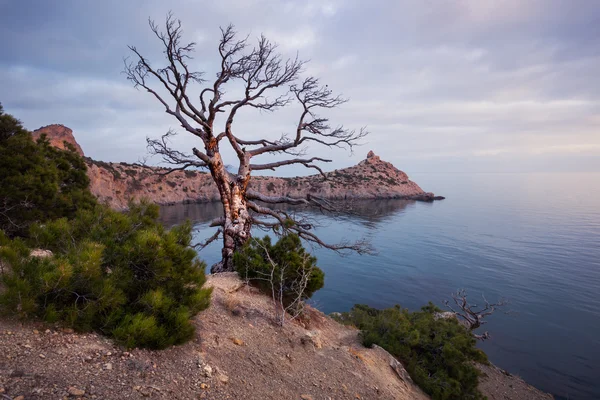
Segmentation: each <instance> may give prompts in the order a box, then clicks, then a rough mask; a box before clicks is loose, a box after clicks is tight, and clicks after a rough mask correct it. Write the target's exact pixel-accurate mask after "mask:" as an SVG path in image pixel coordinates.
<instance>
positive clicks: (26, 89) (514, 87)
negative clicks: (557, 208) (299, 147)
mask: <svg viewBox="0 0 600 400" xmlns="http://www.w3.org/2000/svg"><path fill="white" fill-rule="evenodd" d="M169 11H172V12H173V14H174V16H175V17H177V18H179V19H181V21H182V24H183V29H184V39H186V40H187V41H194V42H196V43H197V45H196V52H195V54H194V59H193V60H192V61H191V62H190V65H192V67H193V68H195V69H196V70H199V71H205V72H206V77H208V78H212V77H214V76H215V73H216V71H217V68H218V66H219V65H218V52H217V44H218V39H219V33H220V32H219V27H220V26H226V25H228V24H229V23H232V24H234V25H235V27H236V30H237V31H238V32H239V34H240V36H242V37H243V36H246V35H248V37H249V40H250V41H251V42H253V41H255V40H256V38H258V37H259V36H260V34H264V35H265V36H266V37H267V38H268V39H270V40H271V41H273V42H275V43H277V44H278V45H279V50H280V51H281V53H282V54H283V55H284V56H286V57H294V56H295V55H296V54H299V56H300V58H302V59H305V60H310V62H309V63H308V65H307V68H306V70H305V72H304V74H305V76H308V75H312V76H316V77H318V78H319V79H320V80H321V82H322V83H323V84H327V85H328V86H329V87H330V88H331V89H333V90H334V91H335V92H336V93H340V94H342V95H343V96H344V97H346V98H348V99H349V102H348V103H346V104H344V105H343V106H341V107H339V108H338V109H335V110H329V111H328V112H326V113H322V114H321V115H322V116H325V117H328V118H329V119H330V120H331V123H332V124H333V125H338V124H343V125H344V126H345V127H347V128H350V129H360V127H363V126H366V127H367V129H368V131H369V132H370V133H369V135H368V136H367V137H366V138H365V139H364V140H363V142H362V145H361V146H358V147H355V148H354V151H353V152H349V151H347V150H342V149H333V150H332V149H328V148H322V147H311V148H310V149H309V152H310V153H311V154H314V155H316V156H325V157H328V158H332V159H333V160H334V161H333V162H332V163H330V164H327V165H325V166H324V168H325V169H327V170H331V169H334V168H342V167H346V166H350V165H353V164H355V163H356V162H358V161H360V160H361V159H364V158H365V156H366V154H367V152H368V151H369V150H373V151H374V152H375V153H376V154H377V155H379V156H381V158H382V159H384V160H386V161H390V162H392V163H393V164H394V165H396V166H397V167H398V168H400V169H402V170H404V171H405V172H407V173H408V174H409V175H410V174H411V173H422V172H428V173H429V172H444V173H446V172H456V173H471V172H571V171H578V172H580V171H593V172H597V171H600V79H598V73H599V71H600V1H596V0H565V1H559V0H495V1H492V0H402V1H401V0H389V1H381V0H369V1H366V0H347V1H343V0H339V1H337V0H304V1H275V0H220V1H199V0H197V1H192V0H171V1H169V2H165V1H161V0H144V1H142V0H130V1H122V0H119V1H115V0H104V1H91V0H90V1H87V0H61V1H47V0H38V1H33V0H0V49H1V50H0V102H1V103H2V105H3V106H4V109H5V111H6V112H8V113H11V114H13V115H15V116H16V117H18V118H19V119H20V120H21V121H22V122H23V124H24V125H25V127H26V128H28V129H31V130H33V129H37V128H39V127H41V126H44V125H48V124H53V123H60V124H64V125H66V126H68V127H70V128H71V129H72V130H73V131H74V133H75V137H76V139H77V141H78V142H79V143H80V144H81V146H82V148H83V150H84V152H85V153H86V155H88V156H90V157H92V158H95V159H98V160H104V161H127V162H136V161H139V160H141V159H143V158H144V157H146V156H147V149H146V141H145V139H146V137H154V138H156V137H159V136H160V135H161V134H163V133H165V132H166V131H167V130H168V129H170V128H173V129H176V130H177V131H178V132H179V135H178V136H177V137H176V138H175V139H174V142H173V144H174V145H175V146H176V147H177V148H178V149H180V150H183V151H189V150H190V149H191V148H192V147H193V146H199V145H200V144H199V143H198V142H197V138H195V137H193V136H192V135H190V134H189V133H186V132H185V131H184V130H183V129H182V128H181V127H180V126H179V124H178V122H177V121H176V120H174V119H173V117H171V116H169V115H167V114H165V113H164V109H163V108H162V106H161V105H160V104H159V103H158V102H157V101H156V100H155V99H154V98H153V97H151V95H149V94H148V93H146V92H144V91H141V90H136V89H135V88H133V86H132V85H131V84H130V82H128V81H127V80H126V77H125V75H124V74H123V73H122V71H123V59H124V57H127V56H129V55H130V52H129V50H128V47H127V46H128V45H135V46H136V47H137V48H138V49H139V50H140V51H141V52H142V53H143V54H144V55H146V56H147V57H148V58H149V59H150V60H151V62H152V63H153V65H156V66H159V65H161V62H162V61H163V59H162V53H161V51H162V49H161V47H160V43H159V42H158V41H157V39H156V38H155V37H154V36H153V35H152V33H151V31H150V29H149V27H148V18H152V19H154V20H156V22H158V23H163V22H164V19H165V15H166V14H167V12H169ZM199 89H200V87H196V88H194V90H199ZM228 94H229V95H231V96H232V97H235V94H236V91H235V87H231V88H230V92H228ZM298 115H299V114H298V109H297V107H295V106H290V107H288V108H286V109H283V110H280V111H278V112H275V113H265V112H262V113H259V112H258V111H256V110H250V111H244V112H243V113H242V114H240V115H239V116H238V118H237V120H236V121H235V125H234V129H235V132H236V134H238V135H239V136H241V137H244V138H260V137H267V138H276V137H279V136H281V134H284V133H290V132H293V130H294V127H295V124H296V121H297V118H298ZM217 122H218V123H223V121H217ZM224 156H225V162H226V163H229V162H231V163H234V162H235V159H234V156H233V153H232V152H231V151H229V150H227V149H224ZM259 161H273V160H272V159H265V160H259ZM149 162H150V163H157V162H158V160H157V159H154V160H153V159H150V160H149ZM311 172H314V170H308V171H307V170H304V169H303V168H302V167H298V166H295V167H288V168H287V169H284V170H282V171H280V172H278V174H279V175H304V174H309V173H311Z"/></svg>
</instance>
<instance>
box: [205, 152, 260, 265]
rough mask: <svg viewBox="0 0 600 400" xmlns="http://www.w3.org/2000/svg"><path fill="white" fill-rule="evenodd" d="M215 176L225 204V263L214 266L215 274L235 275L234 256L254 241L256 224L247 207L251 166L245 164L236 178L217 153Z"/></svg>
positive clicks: (213, 164) (213, 159)
mask: <svg viewBox="0 0 600 400" xmlns="http://www.w3.org/2000/svg"><path fill="white" fill-rule="evenodd" d="M212 161H213V162H212V163H211V173H212V176H213V179H214V181H215V183H216V184H217V187H218V189H219V193H220V195H221V203H222V204H223V221H224V222H223V248H222V249H221V256H222V259H221V261H220V262H219V263H217V264H214V265H213V266H212V267H211V269H210V271H211V272H212V273H217V272H226V271H233V270H234V266H233V254H234V253H235V252H236V251H237V250H238V249H239V248H241V247H242V246H244V244H245V243H246V242H247V241H248V239H249V238H250V229H251V227H252V221H251V217H250V213H249V212H248V207H247V204H246V189H247V187H248V183H249V182H250V171H249V168H248V167H247V165H248V163H242V165H241V167H240V170H239V171H238V174H237V175H236V176H232V175H231V174H229V172H227V170H226V169H225V166H224V165H223V162H222V161H221V155H220V154H219V153H218V152H217V153H215V155H214V156H213V158H212Z"/></svg>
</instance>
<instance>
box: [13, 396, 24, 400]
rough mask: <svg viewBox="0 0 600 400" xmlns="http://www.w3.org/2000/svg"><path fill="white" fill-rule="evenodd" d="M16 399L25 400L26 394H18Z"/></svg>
mask: <svg viewBox="0 0 600 400" xmlns="http://www.w3.org/2000/svg"><path fill="white" fill-rule="evenodd" d="M14 400H25V396H17V397H15V399H14Z"/></svg>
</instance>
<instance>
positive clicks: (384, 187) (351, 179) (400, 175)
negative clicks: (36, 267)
mask: <svg viewBox="0 0 600 400" xmlns="http://www.w3.org/2000/svg"><path fill="white" fill-rule="evenodd" d="M42 134H45V135H46V136H47V138H48V140H49V141H50V143H51V144H52V145H54V146H56V147H59V148H65V142H67V143H69V144H70V145H72V146H73V147H74V149H75V151H77V152H78V153H79V154H80V155H82V156H84V153H83V150H82V149H81V147H80V146H79V144H78V143H77V141H76V140H75V137H74V136H73V132H72V131H71V129H69V128H67V127H65V126H63V125H49V126H46V127H43V128H40V129H38V130H36V131H34V133H33V135H34V138H37V137H39V136H41V135H42ZM86 162H87V165H88V176H89V178H90V189H91V191H92V193H93V194H94V195H95V196H96V197H97V198H98V199H99V200H100V201H101V202H104V203H106V204H108V205H110V206H111V207H112V208H115V209H124V208H127V205H128V203H129V201H130V199H133V200H139V199H142V198H145V199H147V200H149V201H151V202H153V203H156V204H160V205H172V204H179V203H204V202H212V201H219V199H220V197H219V192H218V190H217V187H216V185H215V184H214V183H213V180H212V177H211V176H210V174H208V173H206V172H202V171H196V170H188V171H174V172H172V173H170V174H168V175H164V173H165V172H167V170H166V169H164V168H160V167H149V166H143V165H140V164H128V163H108V162H103V161H97V160H93V159H91V158H86ZM324 175H325V176H322V175H311V176H303V177H294V178H278V177H266V176H253V177H252V181H251V183H250V188H251V189H254V190H257V191H259V192H261V193H263V194H265V195H268V196H292V197H303V198H305V197H306V196H309V195H310V196H317V197H321V198H324V199H329V200H359V199H405V200H415V201H426V202H431V201H434V200H442V199H443V198H444V197H442V196H436V195H434V194H433V193H430V192H425V191H424V190H423V189H421V187H420V186H419V185H418V184H417V183H416V182H413V181H411V180H410V179H409V178H408V175H406V174H405V173H404V172H402V171H400V170H399V169H397V168H396V167H394V166H393V165H392V164H391V163H389V162H386V161H383V160H381V159H380V158H379V156H377V155H375V153H373V152H372V151H370V152H369V153H368V155H367V158H366V159H365V160H363V161H361V162H360V163H358V164H357V165H355V166H352V167H348V168H343V169H338V170H334V171H330V172H326V173H325V174H324Z"/></svg>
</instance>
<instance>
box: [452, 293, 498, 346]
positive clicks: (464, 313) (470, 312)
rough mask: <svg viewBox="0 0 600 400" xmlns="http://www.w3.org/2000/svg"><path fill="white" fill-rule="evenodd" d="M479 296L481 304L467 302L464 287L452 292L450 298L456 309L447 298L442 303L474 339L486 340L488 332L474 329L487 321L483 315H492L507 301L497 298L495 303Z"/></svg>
mask: <svg viewBox="0 0 600 400" xmlns="http://www.w3.org/2000/svg"><path fill="white" fill-rule="evenodd" d="M481 297H482V298H483V301H484V305H483V306H478V305H477V304H469V302H468V301H467V291H466V290H465V289H460V290H458V291H457V292H456V293H452V300H454V304H455V305H456V306H457V307H458V311H456V310H455V309H454V308H452V306H451V305H450V302H449V301H448V300H445V301H444V304H445V305H446V307H448V308H449V309H450V310H451V311H452V312H453V313H454V315H456V317H457V318H458V319H459V322H461V323H462V324H463V325H464V326H465V327H466V328H467V329H468V330H469V331H470V332H471V333H472V335H473V337H475V339H478V340H486V339H489V338H490V334H489V333H488V332H484V333H483V334H482V335H479V334H476V333H475V332H474V331H475V330H476V329H477V328H479V327H481V325H483V324H485V323H487V321H485V320H484V318H485V317H487V316H489V315H492V314H493V313H494V311H496V310H497V309H498V308H500V307H504V306H506V305H507V304H508V301H507V300H499V301H498V302H497V303H490V302H489V301H487V299H486V298H485V296H483V295H482V296H481Z"/></svg>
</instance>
